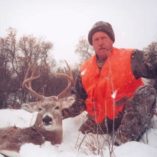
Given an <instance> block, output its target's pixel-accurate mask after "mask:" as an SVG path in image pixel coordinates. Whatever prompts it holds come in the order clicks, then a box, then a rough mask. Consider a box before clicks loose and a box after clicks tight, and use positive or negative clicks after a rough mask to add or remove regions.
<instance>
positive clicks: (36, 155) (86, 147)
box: [0, 109, 157, 157]
mask: <svg viewBox="0 0 157 157" xmlns="http://www.w3.org/2000/svg"><path fill="white" fill-rule="evenodd" d="M36 115H37V113H33V114H31V113H28V112H26V111H24V110H13V109H1V110H0V127H1V128H3V127H7V126H15V125H16V126H18V127H28V126H30V125H33V124H34V121H35V118H36ZM83 120H84V115H81V116H78V117H75V118H68V119H65V120H64V121H63V129H64V135H63V142H62V144H60V145H51V144H50V143H49V142H45V143H44V144H43V145H41V146H39V145H33V144H24V145H23V146H22V147H21V149H20V152H19V154H13V153H12V157H13V156H14V155H19V157H87V156H90V157H157V116H154V118H153V120H152V128H151V129H149V130H148V131H147V133H145V134H144V136H143V138H142V139H141V141H140V142H135V141H132V142H128V143H125V144H123V145H121V146H113V147H112V145H110V142H108V141H109V138H110V137H109V136H108V135H104V136H97V135H93V134H89V135H86V136H84V135H82V134H81V133H80V132H79V131H78V128H79V127H80V125H81V123H82V122H83ZM130 129H131V128H130ZM111 152H112V153H111ZM0 157H3V155H0Z"/></svg>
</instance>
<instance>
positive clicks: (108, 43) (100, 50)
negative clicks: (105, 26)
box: [92, 32, 113, 60]
mask: <svg viewBox="0 0 157 157" xmlns="http://www.w3.org/2000/svg"><path fill="white" fill-rule="evenodd" d="M92 44H93V48H94V50H95V53H96V55H97V56H98V58H99V59H101V60H105V59H106V58H107V57H108V55H109V54H110V52H111V50H112V47H113V41H112V40H111V38H110V37H109V36H108V35H107V34H106V33H105V32H96V33H94V35H93V36H92Z"/></svg>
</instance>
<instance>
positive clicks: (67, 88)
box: [57, 60, 74, 98]
mask: <svg viewBox="0 0 157 157" xmlns="http://www.w3.org/2000/svg"><path fill="white" fill-rule="evenodd" d="M65 63H66V66H67V74H65V73H57V76H61V77H64V78H65V79H67V80H68V84H67V86H66V88H65V89H63V90H62V91H61V92H60V93H59V94H58V95H57V97H58V98H62V97H64V96H65V95H66V94H67V91H68V90H69V89H70V87H71V86H72V85H73V83H74V78H73V74H72V71H71V68H70V66H69V64H68V62H67V61H66V60H65Z"/></svg>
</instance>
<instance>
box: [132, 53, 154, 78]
mask: <svg viewBox="0 0 157 157" xmlns="http://www.w3.org/2000/svg"><path fill="white" fill-rule="evenodd" d="M131 67H132V71H133V74H134V76H135V77H136V78H137V79H138V78H140V77H144V78H148V79H154V78H156V77H157V52H155V51H152V52H149V53H148V52H145V51H140V50H135V51H134V52H133V54H132V56H131Z"/></svg>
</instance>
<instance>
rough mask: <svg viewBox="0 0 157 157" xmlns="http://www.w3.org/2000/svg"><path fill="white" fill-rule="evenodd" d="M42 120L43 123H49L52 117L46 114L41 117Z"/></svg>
mask: <svg viewBox="0 0 157 157" xmlns="http://www.w3.org/2000/svg"><path fill="white" fill-rule="evenodd" d="M43 122H44V124H45V125H50V124H52V118H51V117H50V116H48V115H46V116H45V117H44V118H43Z"/></svg>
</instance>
